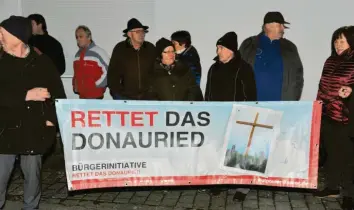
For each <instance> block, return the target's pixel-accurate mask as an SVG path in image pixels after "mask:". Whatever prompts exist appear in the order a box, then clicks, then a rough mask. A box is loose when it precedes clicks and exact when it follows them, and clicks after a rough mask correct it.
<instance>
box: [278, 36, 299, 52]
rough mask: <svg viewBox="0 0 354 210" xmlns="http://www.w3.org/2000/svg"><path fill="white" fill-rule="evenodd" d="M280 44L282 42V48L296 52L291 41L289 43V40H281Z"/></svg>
mask: <svg viewBox="0 0 354 210" xmlns="http://www.w3.org/2000/svg"><path fill="white" fill-rule="evenodd" d="M281 42H283V44H284V46H286V47H287V48H289V49H292V50H297V47H296V45H295V44H294V43H293V42H292V41H290V40H289V39H286V38H282V39H281Z"/></svg>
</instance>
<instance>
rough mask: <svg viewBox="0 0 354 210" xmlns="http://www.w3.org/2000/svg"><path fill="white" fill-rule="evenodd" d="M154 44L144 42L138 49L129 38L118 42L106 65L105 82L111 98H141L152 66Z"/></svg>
mask: <svg viewBox="0 0 354 210" xmlns="http://www.w3.org/2000/svg"><path fill="white" fill-rule="evenodd" d="M155 58H156V55H155V46H154V45H153V44H151V43H150V42H144V43H143V45H142V46H141V48H140V49H139V50H136V49H134V48H133V46H132V45H131V44H130V41H129V39H127V40H125V41H122V42H120V43H118V44H117V45H116V46H115V47H114V49H113V53H112V56H111V60H110V63H109V66H108V73H107V82H108V87H109V89H110V93H111V95H112V97H113V98H116V97H117V96H119V97H122V98H127V99H141V98H142V96H143V95H144V93H146V91H147V90H148V78H149V75H150V74H151V72H152V70H153V68H154V62H155Z"/></svg>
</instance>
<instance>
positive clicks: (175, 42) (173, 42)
mask: <svg viewBox="0 0 354 210" xmlns="http://www.w3.org/2000/svg"><path fill="white" fill-rule="evenodd" d="M172 44H173V46H174V47H175V49H176V50H177V51H178V50H182V49H184V48H186V45H185V44H182V45H180V44H179V43H178V42H177V41H174V40H172Z"/></svg>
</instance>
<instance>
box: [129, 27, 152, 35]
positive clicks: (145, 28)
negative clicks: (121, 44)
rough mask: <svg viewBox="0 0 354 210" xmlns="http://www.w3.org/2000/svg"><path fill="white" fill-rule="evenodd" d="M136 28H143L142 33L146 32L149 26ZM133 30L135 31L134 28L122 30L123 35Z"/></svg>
mask: <svg viewBox="0 0 354 210" xmlns="http://www.w3.org/2000/svg"><path fill="white" fill-rule="evenodd" d="M136 28H143V29H144V31H146V30H148V29H149V26H141V27H136ZM133 29H135V28H127V29H124V30H123V33H125V34H126V33H128V31H130V30H133Z"/></svg>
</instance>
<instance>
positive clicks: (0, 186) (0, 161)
mask: <svg viewBox="0 0 354 210" xmlns="http://www.w3.org/2000/svg"><path fill="white" fill-rule="evenodd" d="M16 156H17V155H4V154H0V209H2V208H3V207H4V205H5V201H6V190H7V185H8V182H9V179H10V176H11V173H12V170H13V168H14V164H15V160H16ZM20 158H21V169H22V172H23V175H24V178H25V182H24V195H23V209H24V210H33V209H38V205H39V201H40V198H41V195H42V190H41V169H42V156H41V155H20Z"/></svg>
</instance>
